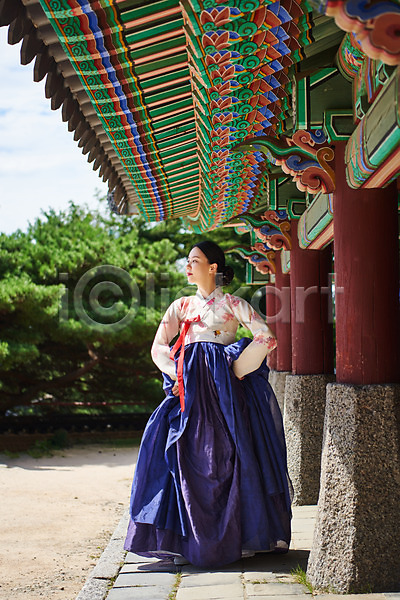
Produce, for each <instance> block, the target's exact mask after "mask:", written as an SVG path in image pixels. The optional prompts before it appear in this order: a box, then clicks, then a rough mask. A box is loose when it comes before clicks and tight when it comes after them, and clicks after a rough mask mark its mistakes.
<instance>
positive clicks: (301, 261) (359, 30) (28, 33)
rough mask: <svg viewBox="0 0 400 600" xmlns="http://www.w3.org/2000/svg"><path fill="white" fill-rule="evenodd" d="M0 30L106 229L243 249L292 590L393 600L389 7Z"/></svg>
mask: <svg viewBox="0 0 400 600" xmlns="http://www.w3.org/2000/svg"><path fill="white" fill-rule="evenodd" d="M0 25H2V26H8V39H9V43H10V44H17V43H21V62H22V63H23V64H28V63H29V62H31V61H34V66H33V78H34V80H35V81H40V80H42V79H45V82H46V83H45V93H46V96H47V97H48V98H49V99H50V102H51V108H52V109H54V110H56V109H60V111H61V116H62V119H63V120H64V121H65V122H66V123H67V126H68V129H69V130H70V131H71V132H73V135H74V139H75V140H76V142H77V146H78V147H79V148H81V150H82V152H83V154H84V155H86V156H87V160H88V161H89V162H91V163H93V168H94V169H95V170H98V172H99V175H100V177H102V178H103V180H104V181H107V182H108V186H109V190H110V203H111V205H112V208H113V210H115V211H116V212H118V213H121V214H134V213H137V212H140V213H141V214H142V215H144V216H145V218H146V219H148V220H149V221H159V220H164V219H173V218H181V219H183V222H184V223H185V225H186V226H187V227H189V228H190V229H191V230H192V231H193V232H194V233H199V232H205V231H207V230H210V229H213V228H216V227H221V226H234V227H235V229H236V232H237V233H238V234H240V235H238V238H237V239H238V241H237V244H236V245H235V247H234V248H232V251H234V252H238V253H239V254H240V255H241V256H242V257H243V259H244V260H246V261H247V263H248V283H265V286H266V287H265V290H266V306H267V319H268V320H269V321H270V323H271V327H272V328H273V329H275V330H276V332H277V336H278V349H277V351H274V353H273V354H271V356H270V358H269V360H270V368H271V379H272V380H273V383H274V386H275V389H276V391H277V395H278V396H279V397H280V399H281V402H282V403H283V400H284V402H285V426H286V432H287V442H288V449H289V462H290V472H291V476H292V479H293V482H294V487H295V501H296V502H297V503H298V504H312V503H316V502H317V501H318V518H317V525H316V532H315V538H314V544H313V549H312V552H311V556H310V560H309V564H308V576H309V578H310V580H311V582H312V583H313V584H314V585H316V586H319V587H323V588H324V587H325V588H326V587H332V588H335V589H337V590H339V591H342V592H345V591H349V590H352V591H362V590H365V588H366V587H367V586H370V587H371V589H373V590H384V591H394V590H395V589H396V590H397V589H398V586H399V585H400V451H399V445H400V442H399V432H400V385H399V384H400V348H399V340H400V317H399V219H398V214H399V202H398V198H399V174H400V102H399V99H400V91H399V87H400V4H399V2H398V1H397V0H385V1H379V0H365V1H363V0H359V1H357V0H277V1H273V0H180V1H179V0H157V1H152V0H0ZM379 223H380V225H379ZM378 225H379V227H378ZM383 225H384V227H383ZM332 290H334V299H335V301H334V312H335V315H334V316H335V319H334V318H333V311H332ZM334 320H335V328H334ZM334 338H335V339H334ZM321 448H322V459H321Z"/></svg>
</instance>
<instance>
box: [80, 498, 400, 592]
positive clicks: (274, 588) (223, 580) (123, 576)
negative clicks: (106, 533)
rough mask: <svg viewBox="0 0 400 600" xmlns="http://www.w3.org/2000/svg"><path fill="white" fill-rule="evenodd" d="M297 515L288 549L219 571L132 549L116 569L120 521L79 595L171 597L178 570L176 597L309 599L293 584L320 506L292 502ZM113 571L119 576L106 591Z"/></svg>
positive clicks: (303, 561)
mask: <svg viewBox="0 0 400 600" xmlns="http://www.w3.org/2000/svg"><path fill="white" fill-rule="evenodd" d="M293 514H294V520H293V532H294V533H293V542H292V544H291V550H290V551H289V553H288V554H272V553H260V554H256V555H255V556H254V557H251V558H246V559H243V560H240V561H238V562H236V563H233V564H231V565H227V566H225V567H223V568H219V569H218V570H216V571H212V570H204V569H200V568H197V567H194V566H193V565H184V566H182V567H176V566H175V565H174V563H173V562H172V561H168V560H160V559H159V558H156V557H153V558H146V557H143V556H139V555H137V554H134V553H132V552H128V553H127V554H126V557H125V562H124V564H123V566H122V568H121V569H120V570H119V574H118V570H117V571H116V572H115V569H116V567H117V565H118V561H120V560H121V556H123V552H122V551H123V548H122V544H123V541H122V540H123V535H122V533H123V530H124V529H125V527H126V524H125V523H124V521H123V520H121V524H120V526H119V529H118V531H116V533H115V534H114V536H113V539H112V540H111V542H110V545H109V547H108V549H107V550H106V551H105V553H104V556H103V560H101V561H99V564H98V565H97V567H96V568H95V570H94V577H92V578H91V579H89V580H88V582H87V583H86V584H85V587H84V590H82V592H81V594H80V595H79V596H78V598H77V600H167V598H168V597H169V595H170V593H171V591H172V589H173V587H174V584H175V582H176V573H178V572H181V574H182V576H181V583H180V586H179V588H178V591H177V595H176V600H244V598H246V600H311V599H312V596H311V594H310V593H309V592H308V590H307V588H305V587H304V586H302V585H299V584H297V583H295V581H294V578H293V576H292V575H291V572H292V571H293V569H295V568H296V567H297V566H300V567H301V568H302V569H303V570H306V567H307V560H308V556H309V550H310V547H311V543H312V539H313V529H314V518H313V517H314V516H315V514H316V507H308V506H298V507H294V509H293ZM118 543H119V544H120V547H119V546H118ZM118 569H119V566H118ZM113 573H115V575H116V574H118V577H117V578H116V580H115V583H114V586H113V588H112V589H111V591H110V592H109V594H108V596H107V591H108V588H109V584H110V581H111V578H112V574H113ZM103 577H104V579H103ZM317 600H339V596H338V595H337V594H318V599H317ZM345 600H400V593H397V592H393V593H385V594H362V595H361V594H360V595H357V594H346V595H345Z"/></svg>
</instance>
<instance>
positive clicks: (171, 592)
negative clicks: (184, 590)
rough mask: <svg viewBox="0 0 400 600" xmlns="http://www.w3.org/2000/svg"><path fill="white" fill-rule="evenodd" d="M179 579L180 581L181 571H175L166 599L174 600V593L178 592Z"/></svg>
mask: <svg viewBox="0 0 400 600" xmlns="http://www.w3.org/2000/svg"><path fill="white" fill-rule="evenodd" d="M181 581H182V573H177V574H176V575H175V582H174V587H173V588H172V590H171V591H170V593H169V594H168V598H167V600H176V594H177V593H178V589H179V586H180V585H181Z"/></svg>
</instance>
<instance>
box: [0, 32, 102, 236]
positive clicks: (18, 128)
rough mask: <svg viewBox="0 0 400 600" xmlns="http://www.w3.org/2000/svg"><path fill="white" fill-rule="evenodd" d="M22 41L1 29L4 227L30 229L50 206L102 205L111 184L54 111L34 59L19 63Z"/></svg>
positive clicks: (0, 207) (0, 221)
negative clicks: (37, 77)
mask: <svg viewBox="0 0 400 600" xmlns="http://www.w3.org/2000/svg"><path fill="white" fill-rule="evenodd" d="M19 54H20V44H17V45H16V46H10V45H8V44H7V28H6V27H2V28H0V81H1V85H0V231H2V232H5V233H11V232H12V231H15V230H16V229H18V228H19V229H23V230H25V229H26V226H27V224H28V222H32V221H34V220H35V219H36V218H37V217H39V216H40V213H41V210H47V209H48V208H49V207H51V208H54V209H56V210H58V209H64V208H66V207H67V205H68V202H69V200H73V201H74V202H76V203H78V204H84V203H87V204H89V205H91V206H97V201H96V200H95V199H94V196H95V192H96V190H99V191H100V194H101V195H102V196H103V195H105V194H106V193H107V186H106V184H104V183H103V182H102V180H101V179H100V178H99V177H98V172H94V171H93V169H92V165H91V164H88V163H87V156H83V154H82V153H81V150H80V148H78V146H77V143H76V142H74V140H73V133H71V132H69V131H68V130H67V124H66V123H63V122H62V119H61V111H60V110H57V111H52V110H51V108H50V100H48V99H47V98H45V95H44V80H43V81H41V82H40V83H35V82H34V81H33V76H32V70H33V64H34V63H33V62H32V63H31V64H29V65H27V66H21V64H20V56H19Z"/></svg>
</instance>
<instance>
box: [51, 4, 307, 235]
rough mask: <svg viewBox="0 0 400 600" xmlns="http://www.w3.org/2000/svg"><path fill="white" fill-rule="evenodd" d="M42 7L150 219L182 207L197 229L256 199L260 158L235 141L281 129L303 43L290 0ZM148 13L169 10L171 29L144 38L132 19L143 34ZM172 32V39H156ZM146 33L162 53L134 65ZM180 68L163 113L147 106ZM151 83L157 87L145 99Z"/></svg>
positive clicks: (302, 19)
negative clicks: (177, 85)
mask: <svg viewBox="0 0 400 600" xmlns="http://www.w3.org/2000/svg"><path fill="white" fill-rule="evenodd" d="M41 4H42V6H43V8H44V10H45V12H46V14H47V16H48V18H49V20H50V22H51V23H52V25H53V27H54V29H55V30H56V32H57V35H58V37H59V39H60V41H61V43H62V45H63V48H64V50H65V52H66V54H67V55H68V57H69V58H70V60H71V62H72V63H73V65H74V68H75V70H76V72H77V74H78V75H79V77H80V79H81V82H82V84H83V86H84V88H85V89H86V91H87V93H88V95H89V98H90V100H91V102H92V104H93V106H94V107H95V109H96V113H97V115H98V116H99V117H100V119H101V121H102V124H103V126H104V128H105V130H106V131H107V133H108V136H109V138H110V141H111V143H112V144H113V146H114V148H115V150H116V152H117V154H118V155H119V157H120V159H121V162H122V164H123V165H124V167H125V169H126V172H127V173H128V175H129V178H130V179H131V181H132V183H133V184H134V186H135V189H136V191H137V195H138V197H139V199H140V203H139V208H140V210H141V212H142V213H143V214H144V215H145V217H146V218H147V219H148V220H162V219H165V218H171V217H174V216H175V217H178V216H180V217H185V219H186V222H187V224H189V225H190V227H191V228H192V229H193V230H195V231H204V230H207V229H210V228H213V227H216V226H218V225H220V224H221V223H223V222H224V221H226V220H228V219H230V218H231V217H233V216H235V215H238V214H241V213H242V212H245V211H251V210H253V209H254V208H256V207H257V205H258V203H259V198H260V197H261V195H262V194H263V193H264V191H265V185H266V182H267V176H266V174H263V172H264V171H265V169H263V167H264V164H265V156H264V155H263V154H262V153H261V152H258V151H248V150H247V151H242V150H239V149H237V145H238V144H239V143H240V142H243V141H245V140H247V139H249V138H252V137H254V136H260V135H270V136H277V135H279V134H281V133H282V132H283V131H284V130H285V120H286V119H290V117H291V97H290V94H291V79H290V76H289V71H290V69H291V67H292V66H293V64H294V63H295V62H296V61H298V60H300V59H301V57H302V48H303V47H305V46H307V45H308V44H309V43H310V42H311V38H310V36H309V30H310V17H309V13H308V12H307V11H306V9H305V8H304V5H303V3H302V2H300V0H297V1H296V0H280V1H277V2H271V1H270V0H235V1H233V0H226V1H224V2H221V1H219V0H205V2H197V1H195V0H192V1H191V2H188V1H183V2H181V3H179V2H177V1H176V0H169V1H168V0H167V1H163V2H156V3H150V4H149V5H148V6H144V7H141V12H140V13H139V12H138V10H135V9H134V8H131V9H129V10H128V8H129V7H128V8H126V9H125V8H124V7H125V6H126V5H127V4H129V3H127V2H125V1H124V0H123V1H121V2H118V1H117V2H115V1H112V0H96V1H90V2H89V0H41ZM152 5H154V8H152ZM161 5H162V6H161ZM162 8H164V9H165V10H164V11H163V10H160V9H162ZM152 10H153V13H152V12H151V11H152ZM157 10H158V11H159V14H160V15H162V14H164V13H165V14H168V15H176V21H173V26H174V28H175V29H174V30H173V31H169V29H168V27H169V25H168V23H166V24H165V25H164V26H160V27H158V28H156V27H153V30H156V29H157V31H154V32H153V33H152V34H151V35H152V36H153V38H152V39H151V38H150V37H147V38H146V39H142V38H143V37H144V35H143V34H142V31H140V30H139V29H138V25H139V24H140V25H141V26H142V28H143V31H144V32H146V27H148V31H150V29H151V28H152V27H151V26H152V24H153V22H154V19H157V17H158V15H157V14H156V12H157ZM174 18H175V17H174ZM130 27H131V29H132V32H133V33H132V35H131V33H130ZM174 32H178V33H177V34H176V38H174V44H175V48H174V47H171V44H170V47H169V48H167V47H166V42H164V41H162V43H159V42H158V40H160V39H163V40H164V39H170V38H171V36H172V35H173V33H174ZM149 35H150V34H149ZM175 40H176V41H175ZM150 42H152V44H154V43H155V42H157V43H159V46H157V48H159V49H160V50H161V51H159V52H157V53H154V54H153V55H152V56H150V58H153V61H152V63H150V62H149V63H144V65H143V66H142V64H143V61H145V60H146V58H143V56H142V55H141V54H140V52H141V45H143V46H144V47H145V49H146V44H150ZM151 47H153V46H151ZM174 49H175V50H176V54H175V56H174V54H173V50H174ZM182 49H183V50H182ZM147 52H148V53H149V51H147ZM179 53H182V54H179ZM180 56H182V59H180ZM160 57H161V58H160ZM155 58H156V59H157V60H158V61H159V60H161V59H162V60H163V61H164V62H163V63H162V64H161V63H160V62H157V63H156V61H155V60H154V59H155ZM152 64H153V65H155V64H157V69H155V67H154V66H153V67H152ZM147 65H149V66H147ZM160 67H161V68H160ZM178 68H179V69H180V70H179V76H180V77H179V79H176V75H175V81H177V82H178V81H181V80H182V86H185V85H186V87H182V89H180V88H177V89H178V91H177V92H175V97H173V96H171V97H170V101H171V103H172V106H171V109H170V112H168V111H167V110H166V109H165V108H164V109H163V108H161V107H160V108H159V109H158V111H159V112H158V113H157V109H156V108H153V106H154V107H156V106H157V105H158V104H160V103H162V101H163V99H162V98H161V90H162V89H163V86H165V85H166V84H167V79H168V73H169V71H171V72H172V74H175V73H174V69H178ZM152 69H154V70H152ZM177 74H178V72H177ZM185 78H186V79H185ZM152 83H153V84H154V85H153V86H150V84H152ZM188 84H189V85H190V89H187V88H188ZM150 87H151V88H156V87H158V88H159V89H158V90H157V91H158V92H159V93H158V96H157V101H156V102H153V103H151V102H148V100H147V96H146V94H147V93H148V90H150ZM180 91H181V92H182V93H179V92H180ZM158 97H160V100H158ZM167 117H169V119H170V120H169V121H168V119H167ZM174 153H177V155H178V158H177V159H176V160H174Z"/></svg>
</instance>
